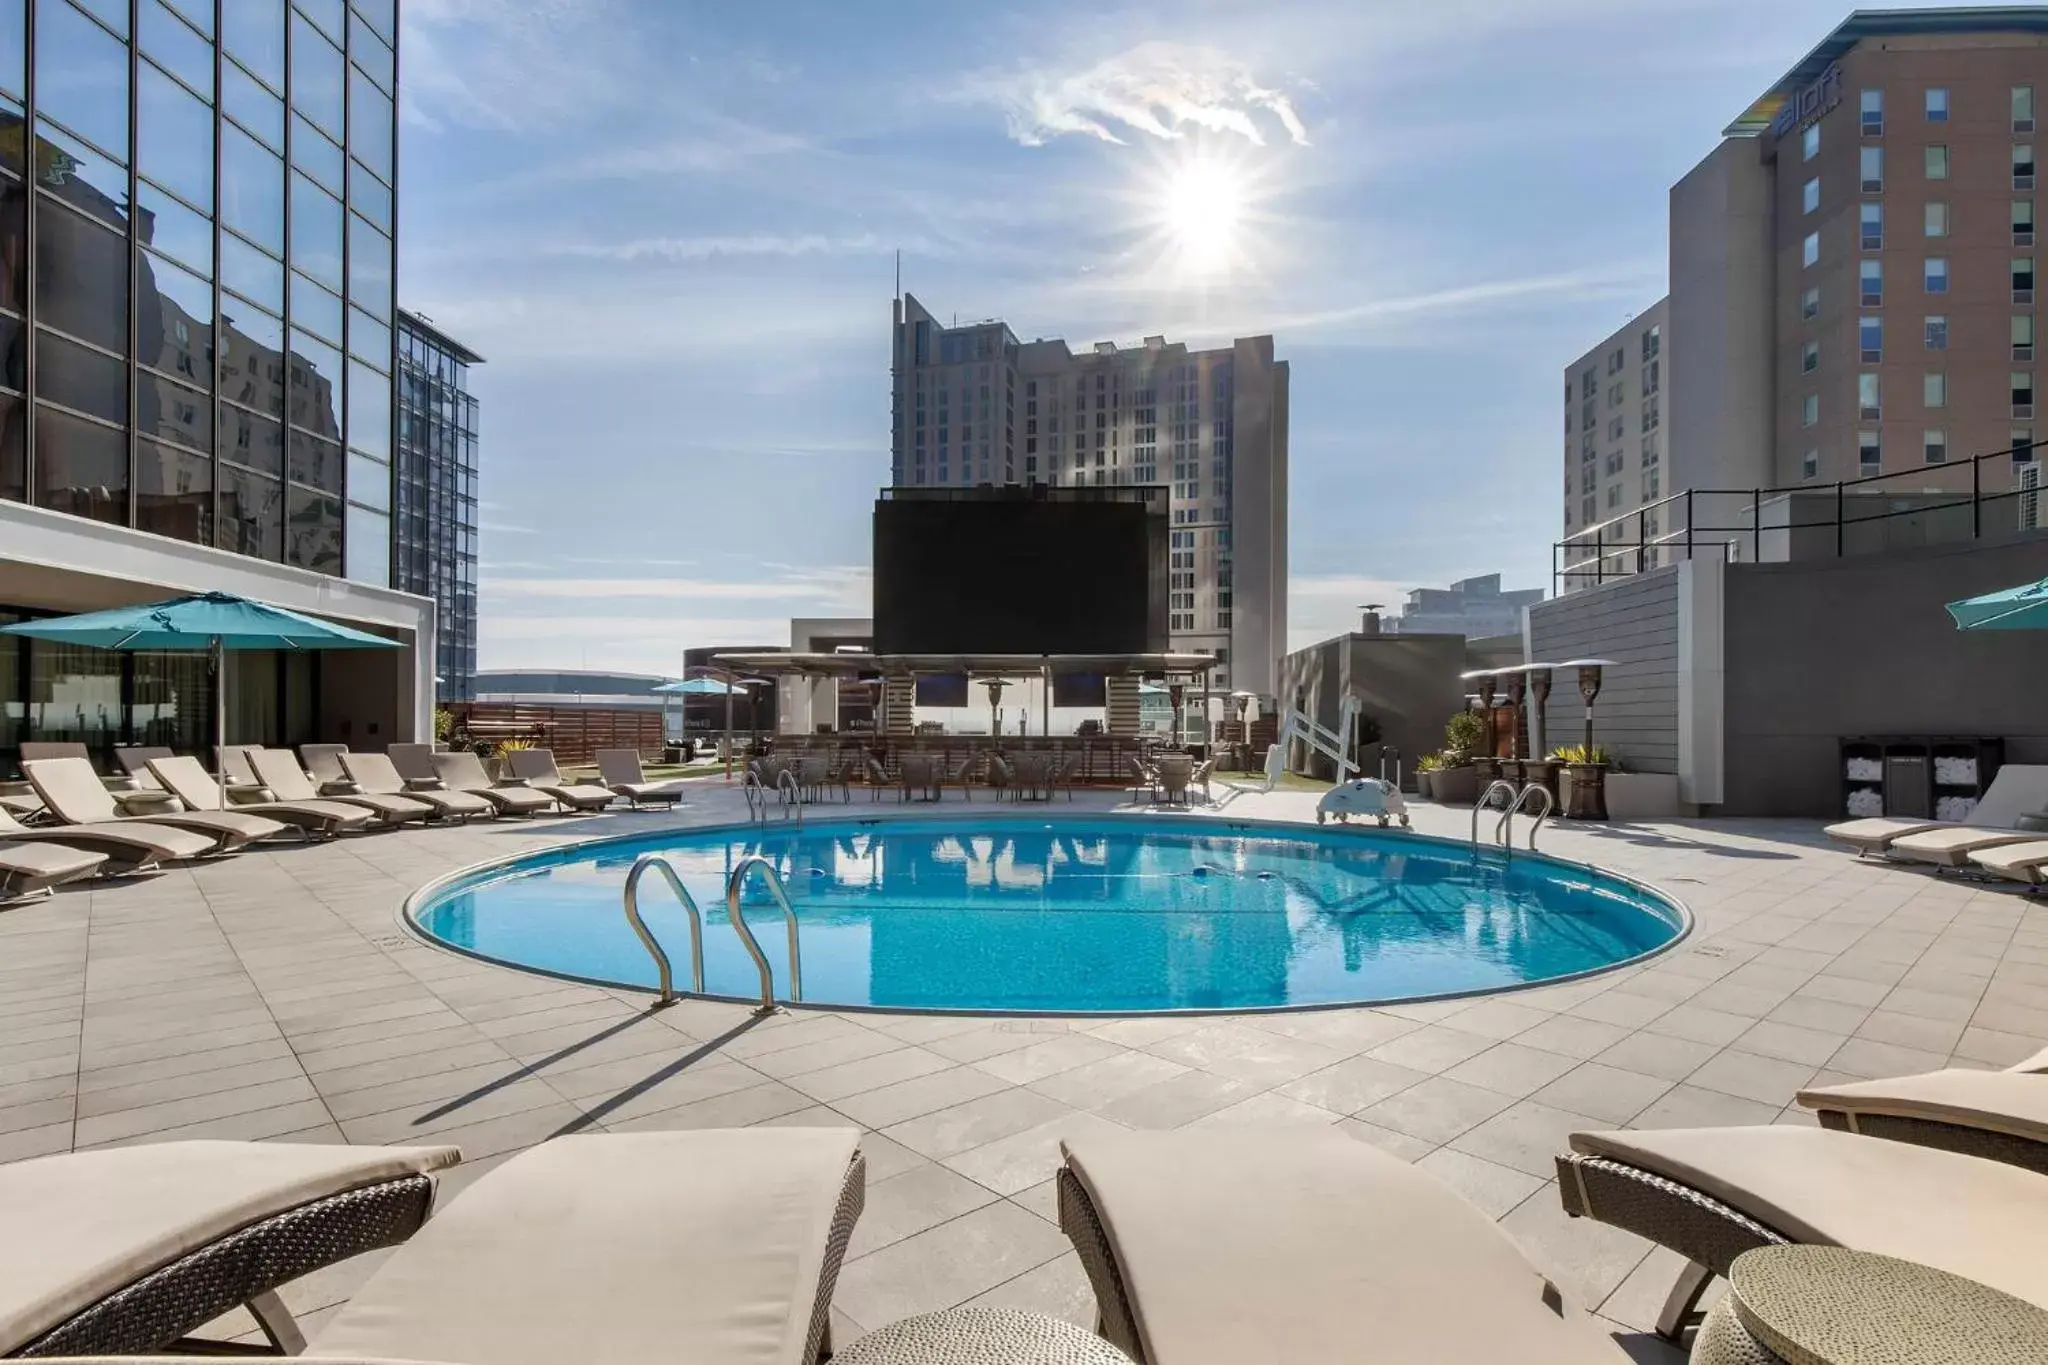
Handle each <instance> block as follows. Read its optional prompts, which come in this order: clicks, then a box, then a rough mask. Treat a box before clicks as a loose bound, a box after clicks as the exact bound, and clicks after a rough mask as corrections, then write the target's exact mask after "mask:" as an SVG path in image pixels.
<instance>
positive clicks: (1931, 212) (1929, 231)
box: [1924, 199, 1948, 237]
mask: <svg viewBox="0 0 2048 1365" xmlns="http://www.w3.org/2000/svg"><path fill="white" fill-rule="evenodd" d="M1924 233H1925V235H1926V236H1929V237H1946V236H1948V201H1947V200H1946V199H1935V200H1931V201H1929V203H1928V205H1927V223H1926V227H1925V229H1924Z"/></svg>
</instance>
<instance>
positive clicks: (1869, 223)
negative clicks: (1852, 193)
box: [1856, 204, 1884, 251]
mask: <svg viewBox="0 0 2048 1365" xmlns="http://www.w3.org/2000/svg"><path fill="white" fill-rule="evenodd" d="M1856 218H1857V225H1858V236H1859V238H1860V240H1861V242H1862V246H1863V249H1864V250H1865V251H1876V250H1877V249H1878V248H1880V247H1882V246H1883V245H1884V205H1883V204H1862V205H1859V206H1858V207H1857V210H1856Z"/></svg>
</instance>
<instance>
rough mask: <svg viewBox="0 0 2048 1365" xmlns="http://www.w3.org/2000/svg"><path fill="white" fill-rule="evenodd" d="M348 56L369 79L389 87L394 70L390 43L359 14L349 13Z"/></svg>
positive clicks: (394, 64)
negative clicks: (368, 75) (366, 73)
mask: <svg viewBox="0 0 2048 1365" xmlns="http://www.w3.org/2000/svg"><path fill="white" fill-rule="evenodd" d="M348 57H349V60H350V61H352V62H354V63H355V64H356V65H357V66H360V67H362V68H363V70H365V71H367V72H369V73H370V79H372V80H374V81H376V82H377V84H379V85H381V86H383V87H384V88H385V89H386V90H389V89H391V87H392V82H393V80H394V72H395V70H396V63H395V62H394V61H393V59H392V56H391V45H390V44H389V43H387V42H385V41H384V39H383V38H382V37H380V36H379V35H378V33H377V31H376V30H375V29H373V28H371V27H370V25H369V24H368V23H367V22H366V21H365V20H364V19H363V17H362V15H361V14H351V15H349V21H348Z"/></svg>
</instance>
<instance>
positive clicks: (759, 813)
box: [740, 768, 768, 824]
mask: <svg viewBox="0 0 2048 1365" xmlns="http://www.w3.org/2000/svg"><path fill="white" fill-rule="evenodd" d="M740 795H742V796H744V797H746V798H747V821H748V823H750V824H751V823H755V822H760V823H764V824H765V823H766V822H767V820H768V789H767V788H766V787H764V786H762V785H761V774H759V773H757V772H755V771H754V770H753V769H752V768H749V769H747V773H746V776H744V777H742V778H741V779H740Z"/></svg>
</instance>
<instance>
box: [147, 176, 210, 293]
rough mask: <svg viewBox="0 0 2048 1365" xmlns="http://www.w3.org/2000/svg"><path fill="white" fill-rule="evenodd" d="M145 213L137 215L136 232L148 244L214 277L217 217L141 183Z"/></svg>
mask: <svg viewBox="0 0 2048 1365" xmlns="http://www.w3.org/2000/svg"><path fill="white" fill-rule="evenodd" d="M141 199H142V212H140V213H139V214H137V215H136V218H135V232H136V235H137V236H138V237H140V238H141V239H142V244H143V245H144V246H151V247H155V248H156V249H157V250H158V251H161V252H163V253H164V254H165V255H167V256H172V257H175V258H177V260H178V261H179V262H180V263H181V264H183V265H184V266H186V267H187V268H189V269H190V270H192V271H193V272H194V273H196V274H199V275H203V276H205V277H206V278H208V279H211V278H212V277H213V220H212V219H211V218H208V217H207V216H206V215H204V214H201V213H195V212H193V211H192V210H191V209H190V208H188V207H186V206H185V205H184V204H183V203H182V202H180V201H179V200H176V199H173V198H171V196H170V195H168V194H165V193H164V192H163V191H162V190H160V189H157V188H156V187H155V186H153V185H150V184H148V183H147V182H144V183H143V184H142V186H141Z"/></svg>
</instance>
